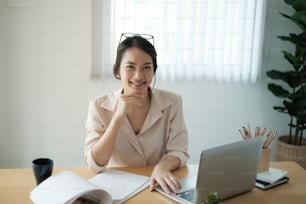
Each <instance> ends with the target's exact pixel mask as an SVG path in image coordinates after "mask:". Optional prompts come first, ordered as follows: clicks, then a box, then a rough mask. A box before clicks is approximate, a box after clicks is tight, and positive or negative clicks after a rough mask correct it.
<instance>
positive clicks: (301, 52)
mask: <svg viewBox="0 0 306 204" xmlns="http://www.w3.org/2000/svg"><path fill="white" fill-rule="evenodd" d="M284 1H285V3H286V4H288V5H290V6H292V8H293V9H294V10H295V12H294V14H293V15H292V16H289V15H286V14H284V13H281V12H280V14H281V15H282V16H283V17H285V18H287V19H289V20H290V21H292V22H293V23H295V24H296V25H297V26H298V27H299V28H300V29H301V31H300V32H299V33H290V34H289V35H288V36H278V38H280V39H281V40H282V41H287V42H289V43H291V44H293V45H294V47H295V50H294V53H290V52H288V51H285V50H283V51H282V53H283V55H284V58H285V59H286V60H287V61H288V62H289V63H290V65H291V68H292V69H290V70H286V71H278V70H270V71H268V72H267V76H268V77H270V78H271V79H274V80H281V81H283V82H285V85H286V87H285V86H281V85H277V84H274V83H269V84H268V89H269V90H270V91H271V92H272V93H273V94H274V95H275V96H277V97H280V98H283V99H284V100H283V106H274V107H273V108H274V109H275V110H277V111H279V112H281V113H285V114H288V115H289V116H290V122H289V124H288V125H289V127H290V128H289V141H288V143H289V144H294V145H302V141H303V131H304V130H305V129H306V1H305V0H284ZM284 87H285V88H284Z"/></svg>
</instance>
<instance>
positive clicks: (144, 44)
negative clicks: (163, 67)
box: [113, 35, 157, 78]
mask: <svg viewBox="0 0 306 204" xmlns="http://www.w3.org/2000/svg"><path fill="white" fill-rule="evenodd" d="M131 47H137V48H139V49H141V50H143V51H144V52H146V53H147V54H148V55H150V57H151V58H152V62H153V71H154V74H155V72H156V69H157V59H156V56H157V53H156V50H155V48H154V46H153V45H152V44H151V43H150V42H149V41H148V40H146V39H145V38H143V37H141V36H137V35H135V36H133V37H127V38H126V39H125V40H123V41H122V42H121V43H120V44H119V45H118V48H117V55H116V61H115V64H114V66H113V74H114V76H115V77H116V78H118V76H117V73H118V71H119V69H120V63H121V60H122V56H123V54H124V53H125V51H126V50H127V49H128V48H131Z"/></svg>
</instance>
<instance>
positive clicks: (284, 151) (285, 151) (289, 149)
mask: <svg viewBox="0 0 306 204" xmlns="http://www.w3.org/2000/svg"><path fill="white" fill-rule="evenodd" d="M288 140H289V136H280V137H279V138H278V140H277V146H276V160H277V161H294V162H296V163H298V164H299V165H301V166H302V167H303V168H304V169H306V145H305V144H306V139H303V143H302V144H304V145H301V146H299V145H292V144H288Z"/></svg>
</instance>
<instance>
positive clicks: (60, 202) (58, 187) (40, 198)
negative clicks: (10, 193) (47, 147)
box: [30, 171, 112, 204]
mask: <svg viewBox="0 0 306 204" xmlns="http://www.w3.org/2000/svg"><path fill="white" fill-rule="evenodd" d="M84 194H87V195H89V196H91V197H94V198H95V199H98V200H101V202H100V203H103V204H104V203H105V204H112V198H111V196H110V195H109V194H108V193H107V192H105V191H103V190H102V189H99V188H97V187H96V186H95V185H93V184H91V183H89V182H88V181H87V180H86V179H83V178H82V177H80V176H78V175H76V174H75V173H73V172H70V171H63V172H60V173H58V174H55V175H54V176H51V177H49V178H48V179H46V180H45V181H44V182H42V183H41V184H40V185H38V186H37V187H36V188H35V189H34V190H33V191H32V192H31V195H30V198H31V199H32V201H33V202H34V203H35V204H66V203H67V204H69V203H72V202H73V201H74V200H76V199H77V198H79V197H80V196H81V195H84Z"/></svg>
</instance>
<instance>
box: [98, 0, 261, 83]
mask: <svg viewBox="0 0 306 204" xmlns="http://www.w3.org/2000/svg"><path fill="white" fill-rule="evenodd" d="M93 2H94V5H93V8H94V31H93V32H94V36H93V37H94V56H93V57H94V59H93V60H94V66H93V77H103V76H107V75H110V74H111V73H112V66H113V63H114V58H115V50H116V47H117V45H118V41H119V38H120V35H121V33H124V32H129V33H148V34H152V35H153V36H154V39H155V47H156V50H157V54H158V57H157V62H158V69H157V77H158V78H160V79H166V80H202V79H207V80H217V81H234V82H241V81H242V82H256V81H257V80H258V78H259V73H260V67H261V51H262V38H263V28H264V17H265V5H266V2H265V0H146V1H144V0H94V1H93Z"/></svg>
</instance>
